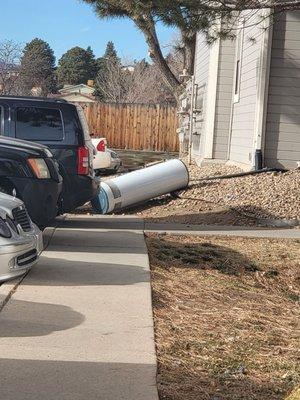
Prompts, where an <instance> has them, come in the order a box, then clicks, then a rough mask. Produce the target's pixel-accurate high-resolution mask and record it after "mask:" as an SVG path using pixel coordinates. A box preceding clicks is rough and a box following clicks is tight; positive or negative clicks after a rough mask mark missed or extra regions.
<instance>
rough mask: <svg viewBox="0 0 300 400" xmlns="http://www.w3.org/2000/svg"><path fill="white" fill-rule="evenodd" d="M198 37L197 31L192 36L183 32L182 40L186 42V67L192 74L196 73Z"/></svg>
mask: <svg viewBox="0 0 300 400" xmlns="http://www.w3.org/2000/svg"><path fill="white" fill-rule="evenodd" d="M196 37H197V35H196V33H195V34H193V35H192V36H190V35H186V34H185V33H182V41H183V43H184V67H185V69H186V70H187V73H188V74H189V75H191V76H192V75H194V64H195V54H196Z"/></svg>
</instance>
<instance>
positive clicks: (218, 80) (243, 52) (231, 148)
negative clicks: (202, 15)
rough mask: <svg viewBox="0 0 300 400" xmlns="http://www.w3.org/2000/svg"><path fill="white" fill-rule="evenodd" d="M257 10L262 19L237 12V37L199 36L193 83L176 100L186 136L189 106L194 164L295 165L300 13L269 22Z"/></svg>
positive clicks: (299, 129)
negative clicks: (211, 38) (213, 38)
mask: <svg viewBox="0 0 300 400" xmlns="http://www.w3.org/2000/svg"><path fill="white" fill-rule="evenodd" d="M263 12H264V19H263V18H262V16H261V13H253V15H252V16H251V17H250V18H249V17H248V16H249V12H247V13H246V12H245V13H244V14H243V13H242V15H241V18H240V21H239V23H238V25H237V27H236V39H235V40H229V39H226V40H217V41H216V42H215V43H214V44H213V45H211V46H209V45H208V44H207V41H206V39H205V37H204V35H203V34H201V33H199V34H198V37H197V49H196V60H195V68H194V83H195V85H194V87H193V90H192V89H191V85H192V84H191V82H189V84H188V86H187V91H186V94H185V96H183V98H182V104H181V115H182V117H181V128H180V131H181V137H187V135H188V132H189V129H190V122H191V104H193V111H192V121H193V125H192V130H191V133H192V155H193V158H194V159H195V160H197V162H199V163H205V162H216V161H220V162H226V161H229V162H231V163H236V164H238V165H240V166H242V167H243V168H244V169H251V168H255V167H257V166H258V165H259V164H260V162H262V165H263V166H266V167H279V168H295V167H297V166H299V165H300V12H296V11H293V12H287V13H285V14H281V15H280V16H277V17H275V20H274V21H272V19H271V17H270V16H269V11H268V12H267V11H263ZM267 13H268V14H267ZM192 86H193V85H192ZM191 93H194V100H193V102H191ZM185 112H187V113H190V117H187V115H188V114H185Z"/></svg>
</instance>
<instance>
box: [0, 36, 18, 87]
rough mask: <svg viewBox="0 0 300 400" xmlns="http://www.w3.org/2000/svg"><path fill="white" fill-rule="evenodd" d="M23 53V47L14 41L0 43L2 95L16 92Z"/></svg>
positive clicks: (0, 85) (0, 84)
mask: <svg viewBox="0 0 300 400" xmlns="http://www.w3.org/2000/svg"><path fill="white" fill-rule="evenodd" d="M21 52H22V49H21V46H20V45H19V44H18V43H15V42H13V41H12V40H5V41H3V42H1V43H0V94H12V93H14V92H15V91H16V87H17V81H18V79H19V67H20V58H21Z"/></svg>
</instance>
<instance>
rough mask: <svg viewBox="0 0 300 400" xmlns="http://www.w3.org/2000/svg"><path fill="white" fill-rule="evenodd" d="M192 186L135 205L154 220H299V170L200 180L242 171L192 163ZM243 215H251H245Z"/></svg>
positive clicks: (249, 222)
mask: <svg viewBox="0 0 300 400" xmlns="http://www.w3.org/2000/svg"><path fill="white" fill-rule="evenodd" d="M189 171H190V178H191V187H189V188H188V189H187V190H184V191H181V192H180V194H179V196H180V197H179V198H176V199H174V198H172V197H170V196H165V197H163V198H160V199H155V200H151V201H149V202H147V203H146V204H143V205H141V206H139V207H135V208H132V209H131V210H129V211H128V212H129V213H136V214H138V215H141V216H143V217H145V218H147V219H151V220H152V221H153V222H155V221H159V222H164V221H165V222H168V221H170V222H183V223H191V224H193V223H194V224H198V223H200V224H210V223H211V224H219V225H220V224H221V225H222V224H230V225H253V224H256V223H257V222H256V221H255V219H252V218H251V217H252V216H253V217H254V218H268V219H288V220H300V169H296V170H292V171H289V172H286V173H280V172H265V173H261V174H257V175H248V176H243V177H236V178H230V179H222V180H221V179H219V180H207V181H202V182H197V179H201V178H204V177H212V176H218V175H228V174H234V173H239V172H242V171H241V170H240V169H238V168H237V167H232V166H226V165H209V166H204V167H198V166H195V165H193V166H190V167H189ZM244 214H246V215H248V217H247V216H243V215H244Z"/></svg>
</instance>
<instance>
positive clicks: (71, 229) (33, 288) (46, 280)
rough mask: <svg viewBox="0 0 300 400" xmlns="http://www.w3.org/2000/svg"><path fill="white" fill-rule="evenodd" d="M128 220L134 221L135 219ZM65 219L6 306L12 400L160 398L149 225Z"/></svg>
mask: <svg viewBox="0 0 300 400" xmlns="http://www.w3.org/2000/svg"><path fill="white" fill-rule="evenodd" d="M130 221H131V222H130ZM130 221H129V223H132V231H130V230H128V223H126V226H127V230H126V231H125V230H124V231H122V221H120V229H119V230H113V229H110V228H109V227H107V228H104V227H103V224H102V225H100V222H99V221H97V220H95V219H94V218H92V217H91V218H88V217H85V218H81V217H78V218H71V219H70V218H67V219H66V220H65V221H61V222H60V223H59V226H58V227H57V228H56V229H52V230H48V232H47V238H46V239H47V245H48V247H47V249H46V251H45V252H44V253H43V256H42V259H41V261H40V263H39V265H38V266H37V267H35V268H34V269H33V270H32V271H31V272H30V273H29V274H28V275H27V276H26V278H25V279H24V280H23V282H22V283H21V284H20V285H19V286H18V288H17V290H16V292H15V293H14V294H13V295H12V298H11V299H10V301H9V302H8V304H6V306H5V307H4V308H3V310H2V311H1V313H0V357H1V359H0V382H1V392H0V393H1V395H0V398H1V399H3V400H4V399H5V400H42V399H45V400H58V399H59V400H67V399H68V400H83V399H86V400H94V399H103V400H119V399H126V400H157V399H158V395H157V389H156V358H155V348H154V333H153V319H152V308H151V290H150V274H149V263H148V256H147V249H146V245H145V242H144V236H143V231H142V229H143V223H142V221H139V220H137V219H132V218H131V219H130Z"/></svg>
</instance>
